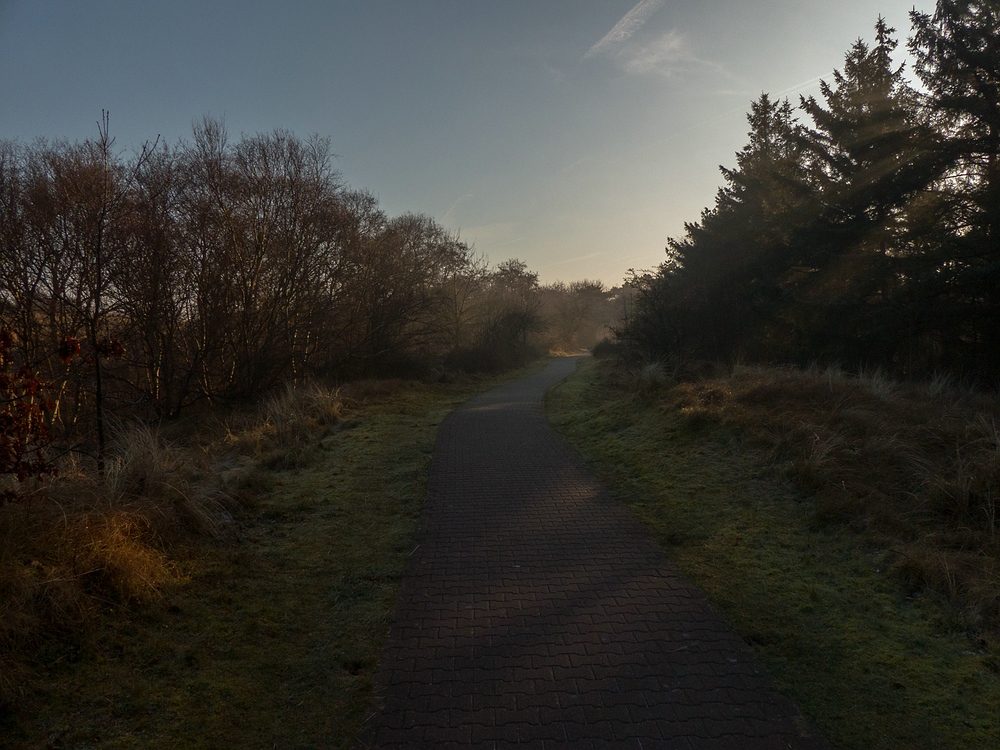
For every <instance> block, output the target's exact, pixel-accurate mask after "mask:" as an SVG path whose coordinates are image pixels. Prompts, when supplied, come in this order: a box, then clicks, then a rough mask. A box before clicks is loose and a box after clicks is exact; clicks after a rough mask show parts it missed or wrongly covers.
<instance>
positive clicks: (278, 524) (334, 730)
mask: <svg viewBox="0 0 1000 750" xmlns="http://www.w3.org/2000/svg"><path fill="white" fill-rule="evenodd" d="M538 366H539V365H536V366H535V367H536V368H537V367H538ZM518 374H520V375H523V374H525V372H524V371H521V372H520V373H518ZM509 377H512V375H508V376H506V378H509ZM506 378H504V379H506ZM496 382H498V379H494V380H492V381H484V380H479V381H476V382H473V383H465V384H464V385H463V384H452V385H435V386H428V385H420V384H398V383H397V384H396V385H395V386H394V387H393V389H391V390H393V391H394V392H392V393H389V394H381V395H379V396H377V398H376V399H375V400H374V402H373V403H367V404H364V405H361V406H354V407H350V408H349V409H348V411H347V413H345V414H344V415H343V416H342V419H341V420H340V421H339V422H338V423H337V424H336V425H334V426H333V427H332V428H330V429H327V430H326V432H325V435H324V434H323V433H321V432H320V431H317V432H316V434H315V436H314V439H315V440H316V441H317V442H318V443H319V450H316V451H315V455H316V457H315V458H313V459H312V460H311V461H310V462H309V463H308V464H307V465H306V466H305V467H303V468H299V469H295V470H287V471H258V472H256V473H255V474H254V477H255V479H256V482H257V484H258V486H257V490H258V491H259V494H260V500H259V502H258V503H257V505H256V508H255V510H254V511H252V512H251V513H250V514H249V515H248V517H246V518H245V519H243V521H242V530H241V532H240V534H239V536H238V538H237V539H236V540H235V542H234V541H233V540H227V541H222V542H214V543H211V544H201V545H198V546H196V547H192V548H191V549H189V550H188V556H187V558H186V559H182V561H181V562H180V565H181V566H182V567H183V572H184V574H185V575H184V577H183V579H182V580H181V581H180V582H179V583H177V584H175V585H173V586H172V587H170V588H169V589H167V590H165V591H164V594H163V596H162V597H161V598H160V599H159V600H157V601H154V602H152V603H149V604H146V605H143V606H141V607H134V608H131V609H122V610H109V611H107V612H105V613H104V614H103V615H102V616H101V619H100V621H99V622H97V623H94V625H93V627H92V628H91V634H90V636H89V637H87V638H84V639H82V647H81V649H80V650H79V651H78V652H76V653H71V654H67V652H66V651H65V649H61V650H60V649H56V650H54V651H53V653H59V654H60V655H59V656H58V657H56V658H55V659H54V661H55V663H54V664H52V665H50V666H49V668H48V670H47V674H46V676H45V679H44V680H43V681H42V683H41V687H40V688H39V690H38V691H37V692H36V693H35V694H34V695H33V696H32V697H31V698H30V699H29V702H28V704H27V705H26V706H25V710H23V711H22V712H21V714H22V716H24V717H28V718H24V719H22V720H21V721H20V722H19V723H18V724H16V725H14V726H8V727H0V729H2V730H3V731H4V732H5V734H4V739H5V740H6V741H5V742H4V743H2V744H3V745H4V746H8V745H9V746H11V747H41V746H50V747H67V748H69V747H73V748H137V747H141V748H164V749H166V748H178V747H184V748H275V747H277V748H346V747H349V746H350V745H351V743H352V741H353V738H354V736H355V734H356V733H357V731H358V729H359V727H360V726H361V724H362V722H363V720H364V718H365V713H366V711H367V710H368V709H369V706H370V704H371V701H372V695H373V678H374V672H375V667H376V663H377V659H378V655H379V652H380V650H381V648H382V644H383V643H384V640H385V637H386V636H387V634H388V628H389V624H390V620H391V613H392V608H393V606H394V603H395V597H396V592H397V589H398V585H399V583H400V579H401V575H402V572H403V570H404V568H405V566H406V561H407V557H408V555H409V554H410V553H411V552H412V543H413V541H412V540H413V536H414V534H415V531H416V525H417V519H418V516H419V513H420V509H421V506H422V503H423V498H424V494H425V488H426V480H427V474H428V469H429V465H430V459H431V454H432V451H433V446H434V439H435V436H436V433H437V427H438V425H439V424H440V423H441V421H442V419H443V418H444V417H445V416H446V415H447V413H448V412H449V411H450V410H451V409H453V408H454V407H455V406H456V405H457V404H459V403H461V402H462V401H464V400H465V399H467V398H468V397H469V396H470V395H472V394H473V393H474V392H476V391H479V390H483V389H484V388H486V387H489V386H491V385H492V384H494V383H496Z"/></svg>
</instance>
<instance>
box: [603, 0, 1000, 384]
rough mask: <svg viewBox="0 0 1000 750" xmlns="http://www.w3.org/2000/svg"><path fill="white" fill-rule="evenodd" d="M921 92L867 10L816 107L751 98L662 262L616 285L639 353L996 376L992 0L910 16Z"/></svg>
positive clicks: (996, 90)
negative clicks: (735, 139)
mask: <svg viewBox="0 0 1000 750" xmlns="http://www.w3.org/2000/svg"><path fill="white" fill-rule="evenodd" d="M911 20H912V23H913V36H912V38H911V39H910V41H909V49H910V51H911V53H912V54H913V56H914V59H915V60H916V66H915V70H916V74H917V75H918V76H919V77H920V79H921V81H922V83H923V84H924V88H925V92H926V93H918V92H917V91H915V90H914V89H912V88H911V87H910V86H909V85H908V84H907V81H906V79H905V77H904V69H903V67H902V66H901V65H897V64H895V63H894V62H893V60H892V54H893V52H894V51H895V49H896V46H897V42H896V40H895V39H894V37H893V34H894V31H895V30H894V29H891V28H889V27H888V26H887V25H886V23H885V21H884V20H883V19H881V18H880V19H879V20H878V22H877V24H876V26H875V41H874V44H872V45H869V44H868V43H867V42H865V41H863V40H861V39H859V40H858V41H857V42H855V43H854V44H853V45H852V46H851V49H850V50H849V51H848V53H847V55H846V57H845V60H844V66H843V68H842V69H841V70H837V71H834V74H833V77H832V81H830V82H826V81H824V82H823V83H822V84H821V99H817V98H814V97H810V98H808V99H802V100H801V102H800V106H799V110H800V111H801V112H802V113H803V114H804V115H806V116H807V117H808V119H809V121H810V124H808V125H806V124H803V123H800V122H799V121H798V120H797V119H796V116H795V110H794V109H793V107H792V105H791V104H790V103H789V102H788V101H787V100H786V101H775V100H773V99H772V98H771V97H770V96H768V95H767V94H764V95H762V96H761V97H760V99H758V100H757V101H755V102H754V103H753V104H752V106H751V110H750V113H749V115H748V120H749V123H750V133H749V142H748V144H747V145H746V147H744V149H743V150H742V151H740V152H739V153H738V154H737V155H736V166H735V168H733V169H726V168H723V169H722V174H723V178H724V181H725V182H724V185H723V187H722V188H721V189H720V190H719V193H718V195H717V197H716V201H715V205H714V206H713V207H712V208H709V209H706V210H705V211H704V212H703V213H702V216H701V219H700V221H698V222H694V223H691V224H687V225H686V227H685V234H684V236H683V237H681V238H679V239H672V240H670V242H669V245H668V248H667V260H666V262H664V263H663V264H662V265H661V266H660V267H659V268H658V269H656V270H655V271H654V272H649V273H644V274H636V275H634V277H633V278H632V279H631V280H630V286H631V289H632V290H633V293H634V301H633V304H632V309H631V310H630V312H629V315H628V318H627V320H626V322H625V323H624V324H623V326H622V327H621V328H620V330H619V336H620V338H621V339H622V340H623V341H625V342H627V343H628V344H629V345H630V346H632V347H633V348H634V349H636V350H638V351H639V352H641V353H643V354H644V355H645V356H648V357H654V358H662V357H664V356H670V357H676V358H708V359H717V360H722V361H735V360H738V359H742V360H746V361H762V362H789V363H798V364H805V363H808V362H811V361H826V362H838V363H841V364H843V365H847V366H851V367H865V366H868V367H873V366H878V367H883V368H886V369H887V370H889V371H891V372H893V373H895V374H897V375H899V376H902V377H921V376H925V375H928V374H931V373H934V372H938V371H941V370H950V371H954V372H958V373H961V374H963V375H969V376H972V377H975V378H977V379H979V380H980V381H981V382H984V383H988V384H994V385H995V384H996V383H997V378H998V372H1000V161H998V155H1000V105H998V102H1000V41H998V40H1000V5H998V4H997V3H995V2H972V1H971V0H969V1H959V0H940V2H939V3H938V5H937V9H936V11H935V13H934V14H932V15H928V14H922V13H917V12H915V11H914V12H913V13H911Z"/></svg>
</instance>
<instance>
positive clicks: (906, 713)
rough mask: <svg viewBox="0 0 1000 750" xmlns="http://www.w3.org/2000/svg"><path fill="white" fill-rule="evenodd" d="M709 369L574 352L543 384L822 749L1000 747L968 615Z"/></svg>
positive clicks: (818, 465)
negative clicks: (765, 434) (680, 370)
mask: <svg viewBox="0 0 1000 750" xmlns="http://www.w3.org/2000/svg"><path fill="white" fill-rule="evenodd" d="M709 380H711V381H712V382H711V383H710V384H709ZM724 380H725V378H715V379H711V378H709V379H708V380H705V381H703V382H702V383H701V384H691V383H681V384H677V383H675V382H673V381H672V379H671V378H669V377H664V376H663V373H662V371H661V372H659V373H656V372H654V373H649V372H647V373H646V376H645V377H641V376H640V377H637V376H636V375H635V374H634V373H633V374H629V373H627V372H625V371H624V370H623V369H622V368H620V367H616V366H614V365H612V364H611V363H609V362H596V363H595V362H589V363H587V364H585V365H584V366H583V367H582V368H581V370H580V371H579V372H578V374H577V375H576V376H574V377H573V378H571V379H570V380H568V381H567V382H566V383H564V384H563V385H561V386H559V387H558V388H557V389H555V390H554V391H553V392H552V393H550V396H549V399H548V414H549V418H550V420H551V421H552V423H553V425H554V426H556V428H557V429H559V430H560V431H561V432H562V433H563V435H564V436H565V437H566V438H567V439H568V440H569V441H570V442H571V444H573V445H574V446H575V447H576V448H577V449H578V450H579V451H580V452H581V453H582V455H583V456H584V458H585V459H586V460H587V462H588V463H589V464H590V466H591V467H592V468H593V469H594V471H595V472H596V473H597V475H598V476H599V477H600V478H601V479H602V480H603V481H605V482H606V483H607V484H608V486H609V487H610V489H611V491H612V493H613V494H614V495H615V496H616V497H617V498H619V499H620V500H622V501H623V502H625V503H626V504H628V506H629V507H630V508H631V509H632V510H633V512H635V513H636V515H637V516H638V517H639V518H640V519H641V520H642V522H643V523H644V524H645V525H646V526H647V527H648V528H649V529H650V530H651V531H652V533H653V534H654V535H655V537H656V538H657V539H658V540H659V542H660V543H661V544H662V545H663V547H664V549H665V551H666V553H667V554H668V555H669V557H670V558H671V559H673V560H674V561H676V563H677V564H678V565H679V566H680V567H681V569H682V570H683V571H684V572H685V573H686V574H687V575H688V576H689V577H690V578H691V579H692V580H693V581H694V582H695V583H696V585H698V586H699V587H700V588H701V589H702V590H703V591H704V592H705V594H706V595H707V596H708V598H709V599H710V600H711V601H712V602H713V603H714V604H715V606H717V607H718V608H719V609H720V611H721V612H722V613H723V614H724V615H725V616H726V617H727V619H728V620H729V621H730V622H731V624H732V625H733V626H734V627H735V628H736V630H737V631H738V632H740V633H741V634H742V636H743V637H744V638H745V639H746V640H747V641H748V642H749V643H750V644H751V645H752V646H753V648H754V649H755V651H756V652H757V653H758V655H759V656H760V658H761V659H762V660H763V661H764V662H765V664H766V665H767V666H768V668H769V670H770V671H771V673H772V675H773V676H774V679H775V683H776V687H777V688H778V689H779V690H780V691H781V692H783V693H784V694H786V695H789V696H791V697H792V698H794V699H795V700H796V701H797V702H798V703H799V704H800V706H801V707H802V709H803V711H804V713H805V714H806V716H807V717H808V718H809V719H810V721H812V722H813V723H814V725H815V726H816V727H817V728H818V729H819V730H820V731H821V732H822V733H824V734H825V735H826V736H828V737H829V738H830V739H831V740H832V741H833V742H834V744H835V745H836V746H837V747H843V748H857V749H858V750H861V749H863V748H864V749H867V748H970V749H971V748H984V747H995V746H998V745H1000V675H998V673H997V672H998V668H997V665H998V662H997V652H996V650H995V645H994V642H993V641H991V639H990V636H989V632H988V628H985V626H984V622H985V621H984V618H983V614H982V612H981V611H979V612H977V611H975V610H974V608H971V609H970V607H968V606H965V605H963V604H962V600H961V599H956V598H955V597H951V596H949V595H948V592H947V591H945V592H941V591H939V590H937V589H936V588H935V587H934V586H933V585H931V584H932V583H933V581H930V580H924V581H921V582H914V581H913V580H912V579H911V580H910V582H909V584H907V579H906V576H905V575H903V574H904V573H905V572H906V568H905V566H901V560H905V558H902V557H901V556H900V548H899V547H898V546H897V547H896V548H893V547H892V545H890V544H889V543H888V542H887V539H888V536H887V534H888V530H889V529H891V528H892V527H893V524H892V523H889V522H888V521H886V520H885V519H881V520H879V519H878V518H875V519H874V520H873V521H872V522H869V521H870V520H872V519H869V517H868V515H867V513H868V511H869V510H871V508H870V507H868V506H865V505H864V504H863V503H858V504H856V505H855V506H851V505H850V503H847V501H846V500H845V497H847V495H846V494H841V495H837V496H835V497H834V496H832V495H830V494H829V490H828V488H827V484H828V483H829V481H830V477H831V476H833V474H828V473H825V472H828V471H832V470H833V469H834V468H836V466H833V465H832V464H831V465H827V464H826V463H824V462H823V461H821V460H820V459H821V458H822V456H823V455H824V454H822V452H821V451H819V450H816V449H810V451H805V452H804V453H801V454H797V453H796V452H795V451H794V450H789V446H787V445H786V446H784V448H783V449H781V450H777V449H775V446H774V445H773V444H768V443H767V441H766V440H764V439H763V438H762V436H761V434H758V432H759V431H757V432H755V431H754V430H750V429H747V425H746V423H745V420H744V424H742V425H741V423H740V419H738V418H737V417H736V414H737V411H738V410H737V409H735V408H733V409H730V410H728V411H723V410H721V406H722V405H723V404H726V403H730V401H731V402H732V403H734V404H736V403H742V404H743V406H744V407H745V406H746V403H749V402H750V401H751V400H752V399H747V400H746V403H743V402H741V401H740V400H739V398H736V397H734V396H733V394H734V393H735V394H737V396H738V395H739V393H740V391H739V387H738V384H734V383H729V385H728V386H727V385H725V383H723V382H722V381H724ZM771 385H772V386H773V385H774V383H773V382H772V383H771ZM785 385H786V386H787V383H786V384H785ZM727 388H728V389H729V390H728V391H727ZM785 390H787V388H786V389H785ZM782 392H784V391H782ZM712 394H714V395H712ZM766 408H767V409H768V410H770V413H776V412H777V410H776V409H775V408H774V405H773V403H772V404H769V405H767V406H766ZM745 416H746V415H744V417H745ZM800 421H801V420H800ZM838 434H839V438H840V441H841V443H843V445H840V444H838V445H837V446H835V448H836V450H833V449H830V448H828V449H827V451H826V454H825V455H830V454H836V455H838V456H839V455H840V452H844V453H845V455H846V454H850V453H851V451H852V450H853V447H852V443H851V435H850V434H849V433H847V432H844V433H838ZM823 437H829V436H828V435H821V436H820V438H819V439H817V441H815V442H817V443H822V442H823V441H822V438H823ZM784 438H785V439H792V440H793V442H794V440H795V439H796V436H795V434H794V431H792V432H786V433H785V434H784ZM883 442H884V441H883ZM829 443H830V441H829V440H828V441H827V443H826V444H827V445H829ZM819 447H820V448H822V446H819ZM841 449H843V451H841ZM810 457H811V458H810ZM841 458H843V456H841ZM806 459H810V460H806ZM841 463H843V462H841ZM838 465H839V464H838ZM843 465H844V466H853V464H846V463H844V464H843ZM883 465H884V468H885V471H886V472H887V473H888V472H891V471H894V470H895V466H894V465H892V464H891V463H889V462H888V461H887V460H886V461H885V462H884V464H883ZM848 489H849V487H848V483H847V482H846V481H845V482H844V486H843V487H842V490H843V491H844V493H846V492H847V490H848ZM831 497H832V498H833V499H830V498H831ZM873 503H874V501H873ZM847 507H851V508H853V510H852V511H851V512H852V513H853V516H852V518H851V519H848V518H846V517H845V516H844V514H845V513H846V512H847V510H845V508H847ZM872 507H874V505H873V506H872ZM917 521H919V522H921V523H923V522H929V521H928V520H927V519H926V518H922V519H917ZM949 533H950V532H949ZM942 536H946V537H947V536H948V534H942ZM949 538H950V537H949ZM977 538H978V537H977ZM904 541H906V543H907V544H911V543H916V542H915V541H914V539H912V538H907V539H905V540H904ZM920 569H921V570H922V569H924V568H922V567H921V568H920ZM976 580H979V581H980V583H982V580H981V579H979V578H977V579H976ZM915 583H920V585H915Z"/></svg>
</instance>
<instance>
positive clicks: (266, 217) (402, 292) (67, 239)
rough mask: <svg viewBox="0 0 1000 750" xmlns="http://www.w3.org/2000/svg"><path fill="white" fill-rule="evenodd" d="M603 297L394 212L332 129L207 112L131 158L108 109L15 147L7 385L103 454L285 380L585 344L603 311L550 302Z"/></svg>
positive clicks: (6, 235) (60, 430)
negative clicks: (109, 440) (363, 185)
mask: <svg viewBox="0 0 1000 750" xmlns="http://www.w3.org/2000/svg"><path fill="white" fill-rule="evenodd" d="M595 296H596V297H597V298H599V300H600V304H601V305H602V306H603V307H602V310H603V308H607V307H608V306H609V305H610V304H611V303H610V302H609V299H610V298H611V296H612V295H610V294H609V293H608V292H606V291H605V290H604V289H603V287H601V285H600V284H594V283H579V284H576V285H571V286H570V287H566V286H564V285H553V286H550V287H545V288H542V287H540V286H539V283H538V276H537V275H536V274H535V273H532V272H531V271H529V270H528V269H527V267H526V266H525V265H524V264H523V263H521V262H520V261H517V260H511V261H507V262H505V263H502V264H500V265H499V266H496V267H491V266H490V265H489V264H488V263H487V262H486V261H485V259H483V258H482V257H481V256H478V255H476V254H475V253H474V251H473V249H472V248H470V247H469V246H468V245H467V244H466V243H465V242H463V241H461V240H460V239H459V237H458V236H457V235H456V234H454V233H451V232H449V231H447V230H445V229H444V228H442V227H441V226H440V225H439V224H437V223H436V222H435V221H434V220H432V219H430V218H428V217H426V216H420V215H410V214H408V215H404V216H399V217H395V218H391V217H389V216H387V215H386V214H385V213H384V212H383V211H382V210H381V209H380V208H379V205H378V202H377V200H376V199H375V198H374V197H373V196H372V195H370V194H368V193H365V192H358V191H354V190H351V189H349V188H347V187H346V186H345V185H344V184H343V183H342V181H341V179H340V176H339V174H338V173H337V172H336V171H335V170H334V169H333V168H332V166H331V155H330V151H329V144H328V142H327V141H326V140H325V139H321V138H318V137H316V138H311V139H306V140H302V139H300V138H297V137H295V136H293V135H291V134H289V133H287V132H284V131H275V132H273V133H271V134H266V135H255V136H242V137H241V138H240V139H239V140H236V141H232V140H230V139H229V138H228V137H227V134H226V131H225V128H224V127H223V125H222V124H221V123H219V122H216V121H212V120H205V121H203V122H202V123H201V124H200V125H198V126H197V127H195V129H194V132H193V137H192V140H190V141H189V142H188V141H182V142H180V143H179V144H177V145H176V146H172V147H170V146H166V145H164V144H161V143H156V144H153V145H150V146H147V147H145V148H143V149H142V150H141V151H140V152H139V153H137V154H135V155H133V156H131V157H128V158H126V157H123V156H122V155H121V154H120V153H118V152H116V150H115V149H114V144H113V139H112V138H111V136H110V134H109V132H108V120H107V117H106V116H105V117H104V119H103V120H102V122H101V123H100V127H99V129H98V136H97V137H96V138H95V139H92V140H87V141H85V142H83V143H67V142H55V143H48V142H42V141H39V142H36V143H34V144H32V145H24V144H21V143H18V142H0V331H5V332H6V333H5V334H4V335H6V336H7V340H8V346H7V349H6V350H5V352H6V354H5V357H4V361H3V363H2V364H3V365H4V366H3V368H2V369H3V370H4V372H6V373H7V374H8V375H5V376H4V377H8V376H10V375H12V374H13V373H15V371H19V370H20V369H21V368H27V370H25V372H27V371H28V370H30V374H31V377H29V378H27V379H26V378H24V377H22V378H21V380H19V381H18V383H21V384H23V383H31V382H34V380H37V379H41V380H42V381H47V382H48V383H50V384H51V386H52V387H51V388H49V389H47V390H46V393H47V394H48V395H49V396H51V400H52V401H53V402H54V403H52V404H51V408H50V409H49V410H48V411H47V412H46V413H47V414H48V415H49V418H50V419H51V421H52V426H53V427H54V428H55V429H54V432H55V433H57V434H61V435H63V436H64V437H68V436H71V435H76V436H77V437H78V438H80V439H84V442H86V443H88V444H90V445H95V438H94V437H93V436H94V435H95V434H98V435H100V434H102V433H103V432H104V422H105V421H106V419H108V418H111V417H117V418H123V417H126V416H137V417H141V418H148V417H175V416H177V415H178V414H180V413H181V412H182V411H183V410H185V409H186V408H188V407H190V406H191V405H193V404H196V403H199V402H201V403H209V402H212V403H215V402H229V403H231V402H234V401H239V400H244V399H248V398H253V397H256V396H258V395H259V394H261V393H263V392H265V391H267V390H269V389H272V388H274V387H275V386H277V385H280V384H282V383H284V382H288V381H298V380H302V379H308V378H317V377H319V378H324V379H328V380H329V379H341V380H344V379H352V378H359V377H380V376H400V375H402V376H423V377H427V376H433V375H434V374H435V372H437V371H443V370H444V368H451V369H460V370H496V369H500V368H503V367H509V366H512V365H516V364H518V363H520V362H522V361H523V360H524V359H525V358H526V357H527V356H528V355H529V354H530V353H531V351H532V349H533V348H536V349H537V348H540V347H541V346H543V345H545V344H551V343H555V339H556V338H560V337H561V339H562V340H566V341H569V342H570V344H571V345H576V344H579V342H578V341H577V339H580V337H581V336H582V337H583V339H587V340H586V341H585V342H584V345H586V344H588V343H592V339H593V338H594V334H593V332H591V333H589V334H585V333H582V332H581V331H582V330H583V329H585V328H587V326H588V325H589V326H590V327H591V329H594V328H595V327H596V326H598V325H608V324H610V322H611V320H610V318H607V316H606V315H604V313H603V312H602V310H595V311H594V312H593V315H591V318H594V316H595V315H596V316H597V317H598V318H601V321H599V322H596V323H595V322H590V323H588V322H583V323H581V321H580V320H579V319H577V320H576V321H575V323H574V322H572V321H567V320H562V322H561V325H562V328H560V329H559V330H558V331H556V332H554V333H550V334H548V335H547V336H543V333H544V329H545V328H546V326H545V323H544V320H543V312H545V313H547V314H549V315H551V316H552V317H553V320H554V321H555V322H556V323H559V321H560V315H562V314H563V313H566V314H567V315H568V314H570V313H568V312H567V311H568V310H574V309H577V308H580V306H581V305H583V307H584V308H586V309H589V308H588V307H587V305H590V304H591V303H593V301H594V298H595ZM577 312H579V310H577ZM602 316H603V317H602ZM563 317H565V316H563ZM577 318H579V315H578V316H577ZM605 318H607V319H605ZM595 320H596V318H595ZM581 325H582V326H583V329H581ZM11 382H12V383H13V381H11ZM25 388H27V389H28V390H30V389H31V388H34V386H23V385H17V386H16V387H15V385H11V386H10V389H8V390H10V391H11V393H10V394H8V397H6V398H5V399H3V401H4V403H3V404H2V406H3V408H4V410H5V412H4V413H6V412H8V411H11V410H13V409H14V408H15V406H16V404H17V403H20V402H25V401H31V399H32V396H31V394H30V393H22V392H21V391H24V390H25ZM36 400H37V399H36ZM8 402H9V403H8ZM18 408H20V407H18ZM11 413H13V412H12V411H11ZM16 421H17V420H16V419H15V422H16ZM22 421H23V420H22ZM5 424H6V423H5ZM12 424H13V423H12ZM95 427H96V432H95ZM12 429H13V428H12ZM7 432H9V430H7V428H6V427H5V428H4V433H3V434H4V436H5V439H6V435H7ZM25 440H27V438H24V439H21V442H25ZM98 442H100V443H102V444H103V442H104V440H103V437H101V438H100V439H99V441H98ZM103 452H104V451H103V446H101V447H100V448H99V453H100V454H102V455H103Z"/></svg>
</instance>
